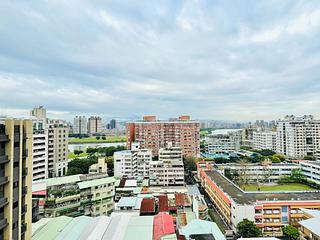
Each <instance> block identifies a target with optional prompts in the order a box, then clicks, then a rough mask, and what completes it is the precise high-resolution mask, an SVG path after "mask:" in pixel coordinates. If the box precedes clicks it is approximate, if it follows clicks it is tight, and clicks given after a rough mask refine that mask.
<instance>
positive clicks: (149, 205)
mask: <svg viewBox="0 0 320 240" xmlns="http://www.w3.org/2000/svg"><path fill="white" fill-rule="evenodd" d="M154 212H155V201H154V199H153V198H144V199H142V201H141V207H140V213H154Z"/></svg>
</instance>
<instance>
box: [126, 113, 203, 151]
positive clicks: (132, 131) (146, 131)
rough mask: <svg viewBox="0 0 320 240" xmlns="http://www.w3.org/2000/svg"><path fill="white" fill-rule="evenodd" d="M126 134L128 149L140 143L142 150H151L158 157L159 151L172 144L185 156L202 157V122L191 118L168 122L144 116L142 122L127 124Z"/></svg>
mask: <svg viewBox="0 0 320 240" xmlns="http://www.w3.org/2000/svg"><path fill="white" fill-rule="evenodd" d="M126 132H127V147H128V149H131V145H132V143H133V142H140V144H141V148H144V149H151V150H152V154H153V156H157V155H158V152H159V149H160V148H164V147H167V144H168V143H169V142H171V143H172V144H173V146H176V147H180V148H181V149H182V154H183V156H186V157H198V156H200V122H197V121H192V120H190V117H189V116H180V117H179V118H178V119H173V120H168V121H158V120H157V119H156V117H155V116H144V117H143V120H142V121H136V122H129V123H127V124H126Z"/></svg>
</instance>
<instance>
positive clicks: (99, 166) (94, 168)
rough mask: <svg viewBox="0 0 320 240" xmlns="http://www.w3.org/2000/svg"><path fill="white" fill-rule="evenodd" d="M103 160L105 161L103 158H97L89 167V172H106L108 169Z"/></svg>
mask: <svg viewBox="0 0 320 240" xmlns="http://www.w3.org/2000/svg"><path fill="white" fill-rule="evenodd" d="M105 161H106V160H105V158H99V159H98V163H96V164H93V165H91V166H90V167H89V174H96V173H104V174H106V173H107V171H108V166H107V163H106V162H105Z"/></svg>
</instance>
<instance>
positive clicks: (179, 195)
mask: <svg viewBox="0 0 320 240" xmlns="http://www.w3.org/2000/svg"><path fill="white" fill-rule="evenodd" d="M174 197H175V199H176V206H177V207H182V206H184V194H183V193H176V194H174Z"/></svg>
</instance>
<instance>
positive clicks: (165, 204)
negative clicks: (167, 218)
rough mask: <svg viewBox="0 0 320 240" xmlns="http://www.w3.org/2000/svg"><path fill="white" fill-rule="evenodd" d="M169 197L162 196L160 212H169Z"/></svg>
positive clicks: (160, 198)
mask: <svg viewBox="0 0 320 240" xmlns="http://www.w3.org/2000/svg"><path fill="white" fill-rule="evenodd" d="M168 211H169V206H168V196H167V195H160V196H159V212H168Z"/></svg>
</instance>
